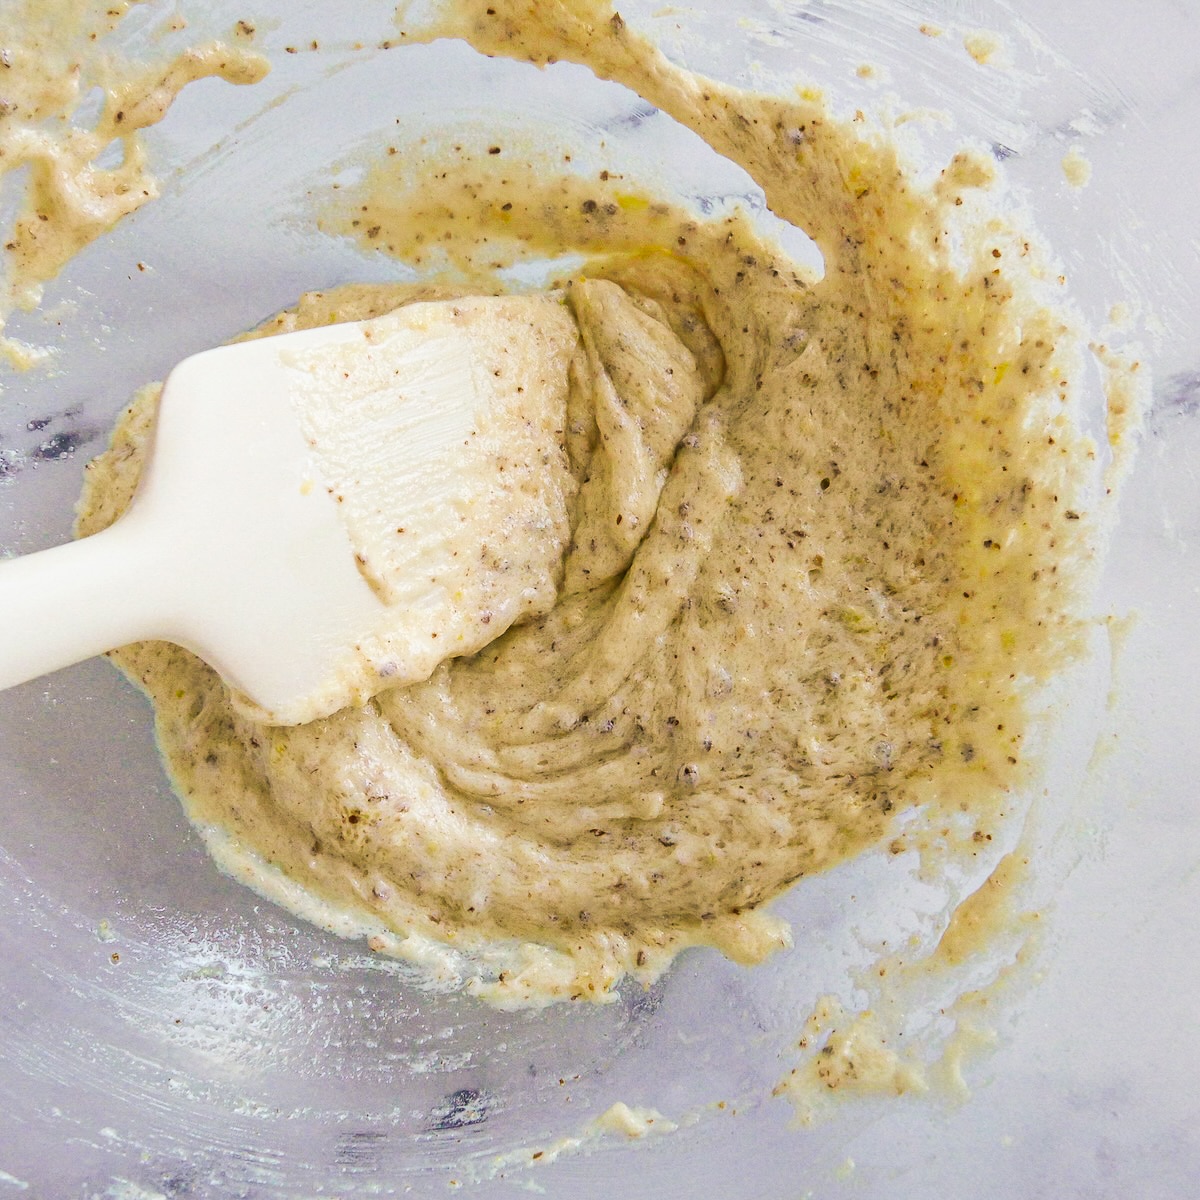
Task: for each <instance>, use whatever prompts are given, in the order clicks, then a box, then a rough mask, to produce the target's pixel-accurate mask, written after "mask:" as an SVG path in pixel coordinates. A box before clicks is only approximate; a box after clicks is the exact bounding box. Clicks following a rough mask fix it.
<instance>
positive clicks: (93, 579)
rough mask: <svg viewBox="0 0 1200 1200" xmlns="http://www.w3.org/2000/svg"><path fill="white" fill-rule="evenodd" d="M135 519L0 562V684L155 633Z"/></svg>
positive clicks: (150, 583) (152, 591)
mask: <svg viewBox="0 0 1200 1200" xmlns="http://www.w3.org/2000/svg"><path fill="white" fill-rule="evenodd" d="M138 525H139V522H137V521H135V520H132V519H129V518H126V519H125V520H121V521H118V522H117V523H116V524H115V525H113V526H111V527H110V528H109V529H106V530H104V531H102V532H101V533H97V534H93V535H92V536H91V537H87V538H82V539H81V540H79V541H77V542H69V543H67V544H66V545H63V546H55V547H53V548H52V549H50V550H41V551H38V552H37V553H35V554H27V555H25V556H23V557H21V558H14V559H11V560H8V561H4V562H0V688H8V687H13V686H15V685H16V684H18V683H24V682H26V681H27V680H30V679H35V678H36V677H37V676H39V675H47V674H49V673H50V672H51V671H57V670H59V669H60V668H62V667H67V666H70V665H71V664H72V663H77V662H82V661H83V660H84V659H86V658H91V657H92V656H93V655H96V654H102V653H103V652H104V651H106V650H113V649H116V647H118V646H124V645H126V644H128V643H129V642H133V641H137V640H139V639H141V638H145V637H149V636H153V635H154V634H155V633H156V629H155V625H156V620H155V611H156V608H157V607H158V601H157V597H156V590H157V589H156V587H155V578H154V576H155V572H154V571H153V570H147V563H146V561H145V554H144V552H143V544H144V539H143V538H142V537H141V536H139V534H140V530H139V528H138Z"/></svg>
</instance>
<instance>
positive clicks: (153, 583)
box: [0, 295, 577, 724]
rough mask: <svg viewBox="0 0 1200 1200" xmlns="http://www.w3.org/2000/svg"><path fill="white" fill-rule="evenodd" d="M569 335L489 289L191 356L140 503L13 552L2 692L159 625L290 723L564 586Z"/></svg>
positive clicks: (411, 674)
mask: <svg viewBox="0 0 1200 1200" xmlns="http://www.w3.org/2000/svg"><path fill="white" fill-rule="evenodd" d="M576 340H577V331H576V328H575V325H574V322H573V321H572V320H571V318H570V316H569V314H568V313H567V311H566V309H565V307H564V305H563V304H562V302H561V297H556V296H553V295H540V296H518V297H495V298H492V297H485V298H473V299H469V300H465V301H439V302H436V303H420V304H413V305H409V306H406V307H404V308H401V309H398V310H396V311H395V312H393V313H389V314H387V315H386V316H383V317H379V318H375V319H372V320H369V321H363V322H354V323H345V324H338V325H330V326H326V327H323V328H318V329H311V330H303V331H300V332H296V333H287V334H282V335H278V336H274V337H264V338H257V339H254V340H249V341H244V342H240V343H237V344H234V345H230V346H224V347H221V348H219V349H216V350H210V351H206V352H204V353H201V354H197V355H195V356H193V357H191V358H188V359H185V360H184V361H183V362H182V363H180V364H179V365H178V366H177V367H176V368H175V369H174V370H173V371H172V372H171V374H170V376H169V377H168V379H167V382H166V384H165V386H164V389H163V394H162V398H161V401H160V406H159V411H158V416H157V420H156V425H155V431H154V435H153V445H152V448H151V451H150V454H149V459H148V462H147V464H146V467H145V470H144V471H143V474H142V477H141V481H140V483H139V486H138V489H137V492H136V494H135V496H134V499H133V501H132V503H131V505H130V506H129V508H128V510H127V511H126V512H125V514H124V515H123V516H121V517H120V518H119V519H118V520H117V521H116V522H115V523H114V524H113V525H111V526H110V527H109V528H108V529H106V530H104V531H102V532H100V533H97V534H94V535H92V536H90V537H85V538H82V539H80V540H78V541H75V542H72V543H69V544H66V545H63V546H57V547H54V548H52V549H50V550H45V551H41V552H38V553H34V554H30V555H26V556H24V557H21V558H15V559H11V560H9V561H6V562H3V563H0V687H11V686H13V685H15V684H18V683H22V682H24V681H26V680H29V679H32V678H34V677H36V676H38V675H42V674H46V673H48V672H50V671H54V670H57V669H58V668H60V667H65V666H67V665H69V664H71V663H75V662H78V661H81V660H83V659H85V658H89V657H91V656H92V655H95V654H99V653H102V652H104V651H107V650H111V649H115V648H117V647H119V646H122V645H125V644H127V643H130V642H134V641H142V640H147V639H157V640H165V641H170V642H175V643H177V644H179V645H181V646H184V647H186V648H187V649H189V650H191V651H193V652H194V653H196V654H197V655H199V656H200V657H201V658H203V659H204V660H205V661H206V662H207V663H209V664H210V665H211V666H212V667H214V668H215V669H216V670H217V671H218V672H219V673H220V674H221V676H222V677H223V678H224V679H225V680H226V682H227V683H228V684H229V685H230V687H231V689H232V690H233V693H234V696H235V700H237V701H238V702H239V704H240V705H241V707H243V709H244V710H246V711H249V712H252V713H253V714H254V715H256V716H258V717H259V718H265V719H267V720H271V721H274V722H276V723H279V724H290V723H295V722H298V721H303V720H309V719H312V718H314V717H316V716H321V715H325V714H327V713H329V712H332V711H334V710H336V709H337V708H339V707H342V706H343V705H344V704H347V703H354V702H362V701H363V700H365V699H367V698H369V696H370V695H372V694H374V693H375V692H376V691H378V690H380V689H381V688H382V687H384V686H388V685H390V684H394V683H395V682H397V681H399V682H403V681H405V680H409V679H419V678H425V677H426V676H427V675H428V674H429V672H430V671H431V670H432V669H433V667H434V666H436V664H437V662H439V661H441V660H442V659H444V658H446V657H448V656H450V655H452V654H456V653H468V652H470V651H472V650H474V649H477V648H478V647H479V646H480V645H483V644H486V642H487V641H489V640H491V639H492V638H494V637H495V636H496V635H497V634H498V633H499V632H502V631H503V629H504V628H505V627H506V626H507V625H508V624H511V623H512V621H513V620H515V619H518V618H519V617H520V616H521V615H522V613H523V612H525V611H527V610H528V609H529V608H530V607H531V606H532V605H536V603H537V600H538V596H539V595H542V594H543V593H544V589H545V588H547V587H550V588H552V587H553V579H552V576H553V572H554V570H555V563H556V562H557V561H558V559H559V557H560V555H561V551H562V548H563V545H565V541H566V538H567V536H568V533H567V529H566V515H565V500H564V490H563V489H564V480H565V479H566V465H565V456H564V454H563V451H562V444H563V427H564V423H565V397H566V382H565V381H566V371H567V363H568V361H569V357H570V354H571V353H572V352H573V349H574V347H575V344H576ZM518 534H519V535H521V537H519V538H516V537H515V535H518ZM507 541H514V543H519V544H520V545H522V546H525V547H526V549H525V550H524V551H517V552H515V553H514V554H513V555H510V556H506V554H505V553H503V552H501V550H498V549H497V545H498V544H499V545H500V546H503V545H504V544H505V543H506V542H507Z"/></svg>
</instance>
